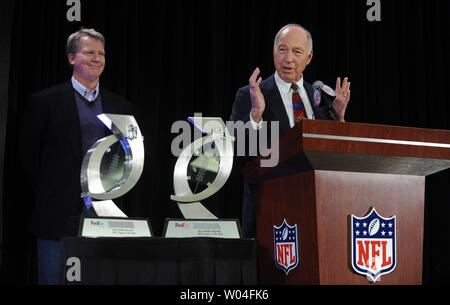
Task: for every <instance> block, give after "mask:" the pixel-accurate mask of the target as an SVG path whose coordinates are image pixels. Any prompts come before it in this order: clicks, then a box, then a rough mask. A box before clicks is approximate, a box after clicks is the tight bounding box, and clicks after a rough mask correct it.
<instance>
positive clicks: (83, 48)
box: [68, 36, 105, 82]
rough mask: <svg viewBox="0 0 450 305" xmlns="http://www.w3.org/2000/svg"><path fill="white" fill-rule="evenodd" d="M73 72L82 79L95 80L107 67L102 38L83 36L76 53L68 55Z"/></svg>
mask: <svg viewBox="0 0 450 305" xmlns="http://www.w3.org/2000/svg"><path fill="white" fill-rule="evenodd" d="M68 58H69V62H70V63H71V64H72V65H73V72H74V75H75V76H78V78H80V80H81V81H83V80H84V81H87V82H94V81H96V80H98V79H99V78H100V75H101V74H102V72H103V69H104V68H105V49H104V46H103V43H102V41H101V40H98V39H95V38H92V37H90V36H82V37H81V38H80V40H79V42H78V50H77V53H75V54H69V55H68Z"/></svg>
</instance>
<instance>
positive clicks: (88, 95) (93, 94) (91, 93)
mask: <svg viewBox="0 0 450 305" xmlns="http://www.w3.org/2000/svg"><path fill="white" fill-rule="evenodd" d="M72 86H73V88H74V89H75V90H77V91H78V93H79V94H81V96H82V97H84V98H85V99H87V100H88V101H89V102H92V101H93V100H95V99H96V98H97V96H98V94H99V93H100V89H99V88H100V82H99V83H97V86H96V87H95V89H94V90H90V89H88V88H86V87H85V86H83V85H82V84H81V83H80V82H79V81H77V80H76V79H75V77H73V76H72Z"/></svg>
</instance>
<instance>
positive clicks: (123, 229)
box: [78, 217, 153, 238]
mask: <svg viewBox="0 0 450 305" xmlns="http://www.w3.org/2000/svg"><path fill="white" fill-rule="evenodd" d="M78 236H80V237H94V238H96V237H118V238H127V237H152V236H153V233H152V228H151V226H150V222H149V220H148V219H146V218H116V217H109V218H106V217H81V219H80V230H79V233H78Z"/></svg>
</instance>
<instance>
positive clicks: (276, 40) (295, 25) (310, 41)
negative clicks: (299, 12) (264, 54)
mask: <svg viewBox="0 0 450 305" xmlns="http://www.w3.org/2000/svg"><path fill="white" fill-rule="evenodd" d="M291 27H297V28H301V29H302V30H304V31H305V32H306V38H307V39H308V44H309V50H308V53H309V52H311V51H312V50H313V40H312V36H311V33H310V32H309V31H308V30H307V29H305V28H304V27H302V26H301V25H300V24H297V23H290V24H287V25H285V26H284V27H282V28H281V29H280V30H279V31H278V33H277V35H275V40H274V41H273V49H274V50H275V48H276V47H277V43H278V38H279V36H280V34H281V33H282V32H283V31H284V30H285V29H287V28H291Z"/></svg>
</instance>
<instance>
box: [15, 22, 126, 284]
mask: <svg viewBox="0 0 450 305" xmlns="http://www.w3.org/2000/svg"><path fill="white" fill-rule="evenodd" d="M66 53H67V58H68V61H69V63H70V64H71V65H72V66H73V76H72V78H71V80H70V81H69V82H66V83H63V84H60V85H57V86H54V87H51V88H48V89H45V90H42V91H40V92H37V93H35V94H33V95H32V96H31V98H30V100H29V103H28V107H27V109H26V111H25V114H24V117H23V128H22V133H21V134H22V136H21V157H22V165H23V167H24V169H25V171H26V174H27V178H28V180H29V181H30V182H31V185H32V187H33V192H34V194H33V195H34V196H33V197H34V201H35V202H34V203H35V207H34V213H33V216H32V224H31V229H32V232H33V233H34V235H35V236H36V238H37V248H38V272H39V283H40V284H57V283H58V282H59V279H60V274H59V269H60V268H61V263H62V261H61V259H62V253H61V241H60V240H61V238H63V237H64V234H65V231H66V226H67V223H68V221H69V219H70V217H71V216H80V215H81V214H82V213H86V212H87V211H86V208H85V207H84V203H83V201H82V199H81V186H80V172H81V164H82V160H83V157H84V155H85V153H86V152H87V150H88V149H89V148H90V147H91V146H92V144H94V143H95V142H96V141H97V140H98V139H100V138H103V137H105V136H106V135H107V134H108V133H109V131H108V130H107V129H106V127H105V126H104V125H103V124H102V123H101V122H100V121H99V120H98V119H97V117H96V116H97V115H98V114H100V113H116V114H131V113H132V106H131V104H130V103H129V102H128V101H126V100H125V99H124V98H122V97H120V96H118V95H116V94H114V93H112V92H110V91H108V90H106V89H104V88H101V87H100V86H99V80H100V75H101V74H102V72H103V69H104V67H105V50H104V37H103V35H102V34H100V33H98V32H97V31H95V30H93V29H81V30H80V31H78V32H75V33H73V34H72V35H70V36H69V38H68V40H67V46H66Z"/></svg>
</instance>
